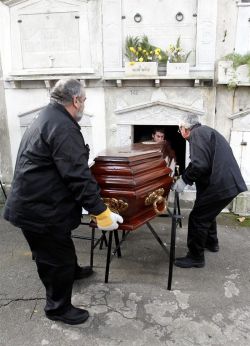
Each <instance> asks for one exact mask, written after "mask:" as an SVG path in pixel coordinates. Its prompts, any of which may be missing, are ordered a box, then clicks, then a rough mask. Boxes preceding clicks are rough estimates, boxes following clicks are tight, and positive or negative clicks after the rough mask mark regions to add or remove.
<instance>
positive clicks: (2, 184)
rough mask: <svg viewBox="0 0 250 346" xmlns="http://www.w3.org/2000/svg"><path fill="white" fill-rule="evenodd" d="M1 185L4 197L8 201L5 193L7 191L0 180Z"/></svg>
mask: <svg viewBox="0 0 250 346" xmlns="http://www.w3.org/2000/svg"><path fill="white" fill-rule="evenodd" d="M0 185H1V190H2V192H3V195H4V197H5V200H6V199H7V195H6V192H5V189H4V187H3V184H2V181H1V179H0Z"/></svg>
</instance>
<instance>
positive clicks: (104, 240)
mask: <svg viewBox="0 0 250 346" xmlns="http://www.w3.org/2000/svg"><path fill="white" fill-rule="evenodd" d="M103 242H104V243H105V246H106V247H107V246H108V242H107V238H106V231H102V237H101V243H100V246H99V249H100V250H102V247H103Z"/></svg>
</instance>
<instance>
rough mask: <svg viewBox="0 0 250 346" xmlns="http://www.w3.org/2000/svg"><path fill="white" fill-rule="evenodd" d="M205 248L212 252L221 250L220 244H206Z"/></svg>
mask: <svg viewBox="0 0 250 346" xmlns="http://www.w3.org/2000/svg"><path fill="white" fill-rule="evenodd" d="M205 248H206V249H208V250H209V251H211V252H218V251H219V250H220V247H219V244H215V245H206V246H205Z"/></svg>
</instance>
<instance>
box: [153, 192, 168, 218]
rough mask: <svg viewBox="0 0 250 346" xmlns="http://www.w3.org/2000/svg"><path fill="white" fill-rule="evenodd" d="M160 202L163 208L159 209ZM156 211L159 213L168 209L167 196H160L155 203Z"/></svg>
mask: <svg viewBox="0 0 250 346" xmlns="http://www.w3.org/2000/svg"><path fill="white" fill-rule="evenodd" d="M158 204H160V205H161V210H159V209H158ZM153 207H154V211H155V213H156V214H157V215H160V214H163V213H164V212H165V211H166V210H167V201H166V198H164V197H162V196H158V197H157V198H156V199H155V201H154V203H153Z"/></svg>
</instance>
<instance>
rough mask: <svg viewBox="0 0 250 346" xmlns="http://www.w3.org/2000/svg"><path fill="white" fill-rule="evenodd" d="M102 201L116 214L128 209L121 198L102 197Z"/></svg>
mask: <svg viewBox="0 0 250 346" xmlns="http://www.w3.org/2000/svg"><path fill="white" fill-rule="evenodd" d="M103 202H104V203H105V204H106V206H107V207H108V208H109V209H110V210H111V211H113V212H114V213H116V214H120V213H123V212H124V211H126V210H127V209H128V203H127V202H125V201H123V200H122V199H116V198H103Z"/></svg>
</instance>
